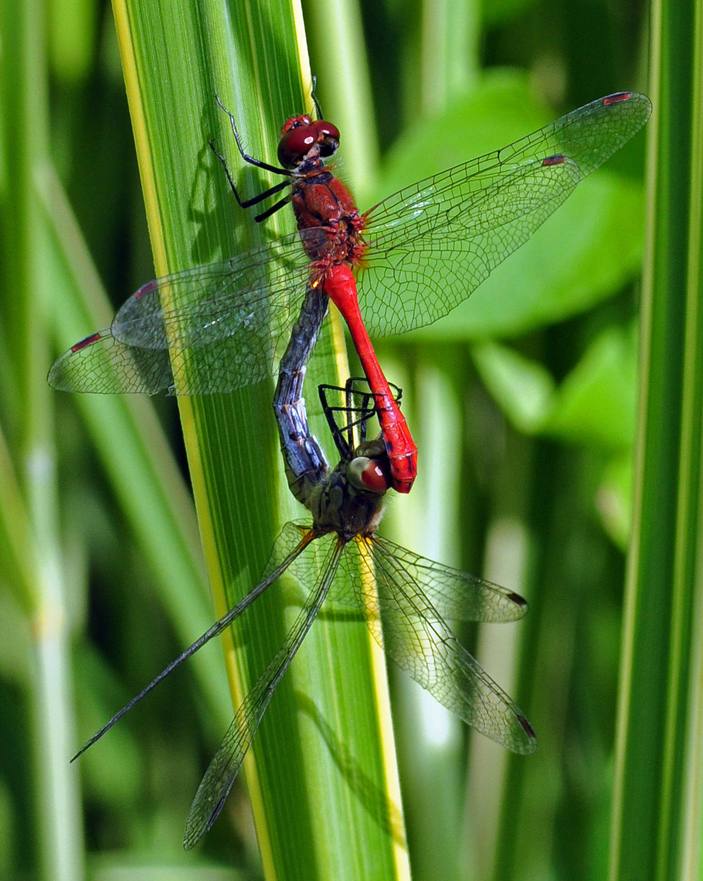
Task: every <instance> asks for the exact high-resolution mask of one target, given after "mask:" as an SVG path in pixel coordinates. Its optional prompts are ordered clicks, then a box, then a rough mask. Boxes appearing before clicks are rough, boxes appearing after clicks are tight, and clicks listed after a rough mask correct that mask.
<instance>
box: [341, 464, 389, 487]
mask: <svg viewBox="0 0 703 881" xmlns="http://www.w3.org/2000/svg"><path fill="white" fill-rule="evenodd" d="M347 475H348V476H349V482H350V483H351V485H352V486H354V487H356V489H363V490H366V491H367V492H372V493H378V495H383V493H384V492H386V490H387V489H388V488H389V487H390V480H389V477H388V474H387V472H386V471H385V470H384V469H383V467H382V466H381V464H380V462H379V461H378V460H377V459H369V458H368V456H357V457H356V458H355V459H352V460H351V462H350V463H349V467H348V468H347Z"/></svg>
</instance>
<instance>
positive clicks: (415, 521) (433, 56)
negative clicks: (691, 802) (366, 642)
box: [0, 0, 647, 881]
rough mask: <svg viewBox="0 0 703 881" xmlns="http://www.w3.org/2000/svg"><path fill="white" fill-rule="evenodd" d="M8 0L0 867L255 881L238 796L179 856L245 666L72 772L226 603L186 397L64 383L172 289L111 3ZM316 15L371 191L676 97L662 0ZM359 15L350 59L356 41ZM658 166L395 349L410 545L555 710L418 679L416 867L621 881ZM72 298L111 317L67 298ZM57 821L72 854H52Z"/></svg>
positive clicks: (636, 163) (391, 529) (412, 841)
mask: <svg viewBox="0 0 703 881" xmlns="http://www.w3.org/2000/svg"><path fill="white" fill-rule="evenodd" d="M1 6H2V33H1V34H0V36H1V37H2V63H3V75H2V80H1V82H0V88H1V89H2V94H1V95H0V99H1V100H2V105H3V114H2V122H1V123H0V151H1V153H2V157H3V161H2V164H1V165H0V186H1V187H2V213H1V223H2V249H3V250H2V254H3V257H2V259H1V260H0V278H2V286H1V287H0V316H1V318H2V320H1V321H0V401H1V402H2V403H1V404H0V430H1V432H2V435H1V437H0V485H1V486H2V487H3V489H2V495H1V498H0V504H1V506H2V532H1V534H0V550H1V551H2V553H0V579H2V584H1V587H2V589H1V590H0V606H1V607H0V621H2V639H1V640H0V717H1V718H2V724H0V768H1V769H2V770H1V773H0V877H2V878H8V879H9V878H27V879H30V878H38V877H46V878H53V877H57V878H58V877H67V878H79V877H82V876H83V873H85V876H86V877H90V878H96V879H104V881H108V879H121V878H136V879H145V881H146V879H174V881H176V879H179V878H186V877H188V878H190V879H208V881H210V879H213V881H214V879H219V878H233V877H241V878H258V877H260V872H261V869H260V866H259V863H258V856H257V846H256V839H255V836H254V833H253V828H252V824H251V818H250V814H249V811H248V807H247V798H246V793H245V790H244V787H243V784H242V783H241V782H238V783H237V785H236V786H235V790H234V792H233V795H232V796H231V797H230V800H229V801H228V803H227V806H226V809H225V811H224V812H223V816H222V818H221V819H220V821H219V822H218V823H217V824H216V826H215V828H214V829H213V830H212V832H211V833H210V834H209V836H208V837H207V839H206V840H205V843H204V845H203V846H202V847H201V848H200V849H198V850H197V851H196V852H195V853H192V854H188V855H185V854H184V853H183V852H182V851H181V848H180V841H181V837H182V827H183V822H184V819H185V815H186V812H187V808H188V805H189V804H190V800H191V798H192V795H193V793H194V791H195V789H196V787H197V784H198V781H199V779H200V776H201V773H202V770H203V768H204V766H205V763H206V761H207V760H208V758H209V757H210V756H211V754H212V752H213V750H214V747H215V746H216V744H217V739H218V737H219V736H220V735H221V733H222V731H223V730H224V726H225V725H226V724H227V722H228V721H229V718H230V716H231V707H230V705H229V704H228V700H229V698H228V695H227V689H226V682H225V677H224V671H223V669H222V665H221V656H220V654H219V650H218V649H214V648H211V649H209V650H206V652H207V655H206V656H205V657H203V658H201V659H198V660H197V661H194V662H193V663H192V664H189V665H187V669H184V670H182V671H180V672H179V673H178V674H176V675H175V676H174V677H172V678H171V679H169V680H167V682H166V683H164V685H162V686H161V687H160V688H159V689H158V690H157V691H156V692H155V693H154V694H153V695H152V696H151V697H150V698H149V699H148V701H146V702H145V703H144V706H142V707H140V708H139V709H138V710H136V711H135V712H134V713H132V714H131V715H130V717H128V718H127V719H125V720H124V721H123V722H121V723H120V725H119V726H118V727H117V728H116V729H115V730H114V731H113V732H111V734H110V735H109V737H108V738H106V739H105V741H104V742H103V743H101V744H100V746H99V747H97V748H96V749H94V750H92V751H91V752H89V753H88V754H87V755H86V756H85V757H84V758H83V759H81V761H80V765H79V767H75V766H71V767H69V766H68V765H67V760H68V758H69V757H70V755H72V754H73V752H74V751H75V748H76V747H77V746H78V745H79V744H80V743H81V742H82V741H83V740H84V739H85V738H86V737H87V736H89V734H90V733H91V732H92V731H93V730H95V729H96V728H98V727H99V726H100V725H101V724H102V723H103V722H104V721H105V720H106V719H107V718H109V716H110V715H111V714H112V713H113V712H114V711H115V710H116V709H117V708H118V707H119V706H121V705H122V704H123V703H124V702H126V700H127V699H129V698H130V697H131V696H132V695H133V694H134V693H136V692H137V691H139V690H140V689H141V688H142V687H143V685H144V684H145V683H146V682H147V681H148V680H149V679H150V678H151V677H152V676H153V675H155V674H156V673H157V672H158V671H159V670H160V669H161V668H162V667H163V666H164V665H165V664H166V663H167V662H168V661H169V660H171V658H172V657H174V656H175V655H176V654H177V653H178V652H179V651H180V650H181V648H182V647H183V646H184V645H186V644H187V643H188V642H189V641H191V640H192V639H194V638H195V637H196V636H197V635H199V633H200V632H201V630H204V629H205V628H206V626H207V625H208V623H209V622H210V620H211V618H212V612H211V610H210V601H209V597H208V593H207V588H206V586H205V581H204V575H203V566H202V563H201V561H200V556H199V555H200V551H199V541H198V537H197V529H196V524H195V518H194V515H193V513H192V510H191V505H190V501H189V498H188V493H187V489H186V481H187V472H186V470H185V459H184V454H183V450H182V441H181V440H180V437H181V434H180V426H179V422H178V418H177V411H176V408H175V405H174V402H173V401H172V400H167V399H160V400H154V401H150V402H145V401H137V402H133V401H130V402H125V401H98V400H95V399H92V398H89V399H85V400H73V399H72V398H71V397H70V396H67V395H60V394H57V393H54V392H52V391H50V390H49V389H47V388H46V387H45V386H44V382H45V374H46V371H47V370H48V367H49V366H50V363H51V361H52V360H53V358H54V357H56V356H57V355H58V354H59V352H60V351H62V350H63V349H65V348H66V347H67V346H68V345H70V344H71V343H72V342H75V341H76V339H78V338H79V337H80V336H82V335H85V334H87V333H89V332H91V331H92V330H94V329H95V328H96V327H98V326H103V325H104V324H106V323H108V321H109V310H107V309H106V307H105V306H104V304H103V302H102V300H101V297H102V293H101V290H100V284H101V283H102V285H104V287H105V289H106V290H107V291H108V294H109V297H110V300H111V302H112V306H113V308H114V307H116V306H118V305H119V304H120V302H122V301H123V300H124V299H126V297H127V296H128V295H129V294H130V293H131V292H132V291H133V290H135V289H136V288H137V287H138V286H139V285H140V284H142V283H143V282H144V281H146V280H148V279H149V278H151V277H152V276H153V274H154V267H153V261H152V256H151V251H150V247H149V236H148V232H147V228H146V222H145V215H144V205H143V197H142V192H141V187H140V180H139V175H138V170H137V166H136V160H135V151H134V144H133V139H132V129H131V125H130V119H129V114H128V110H127V104H126V99H125V88H124V82H123V78H122V71H121V66H120V59H119V51H118V46H117V42H116V36H115V27H114V22H113V19H112V12H111V8H110V6H109V5H108V4H104V3H102V4H100V3H95V2H92V0H55V2H53V3H43V2H41V0H32V2H28V3H26V4H21V6H22V8H21V9H20V8H17V7H19V6H20V4H16V3H14V2H13V0H3V2H2V4H1ZM303 12H304V16H305V24H306V29H307V33H308V39H309V48H310V57H311V67H312V70H313V72H314V73H316V75H317V77H318V83H319V85H318V97H319V99H320V101H321V103H322V107H323V108H324V112H325V115H326V116H327V118H329V119H331V120H334V121H335V122H336V123H337V124H338V125H339V127H340V129H341V131H342V137H343V140H342V148H341V151H340V158H339V162H338V166H337V167H338V170H339V172H340V174H341V175H342V176H343V177H345V178H346V179H347V180H348V181H349V182H351V183H352V184H353V185H354V189H355V192H356V194H357V196H358V201H359V204H360V205H361V206H362V207H367V206H369V205H371V204H374V202H375V201H377V200H378V199H380V198H382V197H384V196H385V195H387V194H389V193H391V192H392V191H393V190H394V189H396V188H397V187H399V186H401V185H403V184H405V183H409V182H412V181H413V180H416V179H418V178H421V177H423V176H425V175H427V174H430V173H432V172H433V171H436V170H440V169H442V168H444V167H448V166H450V165H452V164H455V163H458V162H460V161H464V160H466V159H467V158H470V157H471V156H474V155H478V154H480V153H482V152H485V151H487V150H489V149H494V148H497V147H500V146H502V145H504V144H507V143H509V142H510V141H512V140H514V139H516V138H518V137H520V136H522V135H523V134H526V133H528V132H529V131H532V130H533V129H535V128H537V127H539V126H540V125H542V124H544V123H546V122H548V121H549V120H550V119H552V118H555V117H557V116H559V115H561V114H562V113H563V112H567V111H568V110H571V109H573V108H575V107H577V106H579V105H581V104H584V103H587V102H588V101H590V100H593V99H595V98H597V97H599V96H601V95H604V94H606V93H608V92H612V91H618V90H625V89H638V90H640V91H645V92H646V91H647V82H646V72H647V52H646V46H647V33H646V31H647V21H646V15H647V11H646V8H645V7H644V5H643V4H640V3H625V2H623V0H618V2H615V3H609V4H605V3H601V2H596V0H589V2H565V0H563V2H553V3H550V4H546V3H541V2H534V0H486V2H485V3H484V4H483V5H481V4H476V5H474V4H472V3H471V2H447V3H438V2H437V3H433V2H428V3H427V4H426V5H421V4H415V3H409V4H408V3H406V4H401V3H396V2H393V0H388V2H385V3H370V2H366V3H362V4H361V5H360V6H353V5H350V4H346V5H341V6H337V5H335V4H329V3H327V4H322V3H319V2H316V0H311V2H309V3H306V4H304V7H303ZM335 27H344V28H345V34H346V37H345V38H346V39H347V41H348V49H349V55H348V56H346V57H342V58H340V56H339V54H338V53H337V52H336V51H334V52H330V51H329V44H330V42H335V41H336V40H337V36H335V41H332V40H330V36H329V35H330V29H331V28H335ZM335 45H337V44H336V42H335ZM350 78H355V82H356V85H355V87H354V88H353V89H350V88H349V79H350ZM359 83H361V85H359ZM350 92H351V93H353V94H354V95H355V96H357V97H358V96H359V95H362V96H363V97H364V98H365V99H366V100H365V101H363V102H362V104H361V105H360V104H359V103H358V102H352V101H350V100H348V95H349V93H350ZM262 100H263V101H265V100H266V96H265V95H264V96H262ZM47 107H48V110H49V113H48V116H47V115H46V112H45V111H46V108H47ZM300 109H301V108H298V107H290V108H289V109H288V111H287V112H290V113H294V112H297V111H299V110H300ZM275 137H276V134H275V133H274V132H272V133H271V138H272V139H275ZM644 148H645V138H644V137H643V136H639V137H638V138H636V139H635V141H634V142H633V143H632V144H630V145H628V147H627V148H626V149H624V150H623V151H622V152H621V153H619V154H618V155H616V156H615V157H614V158H613V160H612V161H611V162H609V163H608V165H607V167H606V168H605V169H604V170H602V171H601V172H599V173H598V174H597V175H596V176H594V177H593V178H590V179H589V180H587V181H586V182H585V183H584V184H582V185H581V186H580V187H579V189H578V191H577V193H576V194H575V195H574V197H573V198H572V199H571V200H570V201H569V202H568V203H567V204H566V205H565V206H564V207H563V208H562V209H561V210H560V211H559V212H558V213H557V215H556V216H555V217H554V218H552V219H551V220H550V221H548V222H547V223H546V224H545V225H544V227H543V228H542V229H540V231H539V232H538V233H537V235H535V237H534V239H533V241H532V242H531V243H530V244H529V245H527V246H526V247H525V248H524V249H522V250H521V251H520V252H518V253H517V254H516V255H514V256H513V257H511V258H510V259H509V260H508V261H507V262H506V264H504V265H503V266H502V267H499V269H498V270H497V271H496V272H495V273H494V275H493V276H492V278H491V279H490V280H489V281H488V282H487V283H486V284H485V285H484V286H483V287H482V288H481V289H480V290H479V291H478V292H477V293H476V294H475V295H474V296H473V297H472V298H471V299H470V300H469V301H468V302H467V303H466V304H464V305H463V306H462V307H460V309H458V310H457V311H456V312H455V313H453V314H452V315H451V316H450V317H448V318H447V319H445V320H444V321H442V322H440V323H438V324H436V325H433V326H432V327H430V328H427V329H424V330H422V331H415V332H413V333H411V334H408V335H406V336H405V337H403V338H398V339H394V340H392V341H383V342H382V344H380V345H379V347H378V350H379V353H380V356H381V359H382V363H383V364H384V366H385V368H386V373H387V375H388V376H389V378H390V379H391V380H393V381H394V382H396V383H398V384H399V385H401V386H402V387H403V389H404V408H405V412H406V414H407V416H408V421H409V422H410V424H411V425H412V426H413V428H414V435H415V437H416V440H417V441H418V446H419V447H420V450H421V472H420V476H419V478H418V481H417V484H416V487H415V489H414V491H413V493H412V494H411V496H410V497H409V498H407V499H405V498H403V499H400V498H398V499H396V500H394V501H392V502H391V503H390V504H389V509H390V510H389V512H388V515H387V518H386V521H384V528H385V529H386V531H387V533H388V534H389V535H391V536H392V537H393V538H395V539H396V540H397V541H399V542H400V543H402V544H404V545H405V546H407V547H409V548H412V549H413V550H415V551H417V552H419V553H422V554H425V555H426V556H428V557H430V558H432V559H437V560H441V561H442V562H445V563H448V564H450V565H454V566H457V567H459V568H463V569H467V570H469V571H472V572H476V573H477V574H482V575H484V576H485V577H487V578H489V579H491V580H493V581H496V582H499V583H501V584H506V585H508V586H510V587H511V588H514V589H515V590H517V591H518V592H520V593H521V594H523V595H525V596H526V597H527V598H528V599H529V601H530V606H531V608H530V614H529V616H528V618H527V619H525V620H524V621H523V622H521V623H519V624H517V625H506V626H505V627H504V628H498V627H495V626H491V627H489V628H484V629H483V631H481V632H480V633H479V632H473V631H471V630H466V631H464V632H462V633H461V634H460V635H461V637H462V638H463V639H464V640H465V641H466V643H467V644H468V645H470V646H474V647H476V646H478V650H479V657H480V659H481V660H482V663H484V666H486V668H487V669H488V671H489V672H490V674H491V675H492V676H493V678H495V679H496V680H497V681H498V682H499V683H500V684H501V685H502V686H503V687H504V688H505V689H506V690H507V691H509V692H510V694H511V695H512V696H513V697H514V698H515V699H516V700H517V702H518V703H519V704H520V706H521V707H522V708H523V709H524V710H525V712H526V714H527V715H528V717H529V718H530V721H531V722H532V724H533V726H534V728H535V729H536V731H537V732H538V735H539V738H540V750H539V752H538V753H537V754H536V755H535V756H533V757H530V758H515V757H509V756H507V755H506V754H505V753H504V752H503V751H502V750H501V749H500V748H499V747H497V746H495V745H494V744H492V743H489V742H487V741H485V739H481V738H480V737H477V736H474V735H472V733H471V731H470V730H468V729H467V728H466V727H465V726H463V725H461V724H460V723H459V722H457V721H456V720H454V719H451V718H447V716H446V715H445V714H444V712H443V711H442V710H441V708H439V707H438V706H437V705H436V704H434V702H432V701H431V700H429V701H428V700H426V699H425V696H424V695H423V694H421V693H420V691H421V690H420V689H419V688H417V687H415V686H414V684H412V683H409V681H408V680H407V679H406V678H403V677H402V676H400V675H396V671H394V670H393V671H391V672H392V686H393V694H394V722H395V726H396V727H395V733H396V739H397V745H398V751H399V760H400V777H401V788H402V791H403V798H404V807H405V811H406V822H407V829H408V837H409V849H410V860H411V865H412V867H413V877H414V878H416V879H443V881H449V879H454V878H456V879H481V881H483V879H494V878H495V879H512V878H515V879H518V878H519V879H521V881H524V879H539V881H548V879H552V878H554V879H570V881H581V879H583V881H586V879H602V878H604V877H605V876H606V871H607V868H606V867H607V860H608V855H607V854H608V850H607V849H608V828H609V822H610V798H611V789H612V784H613V756H614V734H615V710H616V696H617V679H618V660H619V652H620V643H621V612H622V598H623V583H624V573H625V556H624V555H625V549H626V543H627V539H628V535H629V530H630V525H631V503H630V493H631V483H632V450H633V441H634V432H635V419H636V401H637V345H638V335H637V317H638V274H639V271H640V263H641V255H642V241H643V232H644V195H643V184H642V179H643V168H644ZM37 154H39V155H40V158H41V161H40V162H36V161H35V159H36V156H37ZM188 186H190V182H187V181H184V187H188ZM28 193H33V195H32V196H31V197H30V196H28V195H27V194H28ZM37 194H38V195H37ZM47 216H48V217H50V220H47ZM192 219H193V218H185V219H184V220H185V221H186V222H190V221H192ZM67 255H69V256H68V257H67ZM76 284H78V285H79V286H80V287H82V288H84V289H85V291H86V294H85V298H86V299H85V302H86V303H87V304H88V305H86V306H85V307H82V308H84V310H85V311H84V312H83V313H81V312H80V311H79V307H77V306H76V307H75V310H74V312H73V313H72V314H68V311H67V310H68V308H69V307H68V306H66V303H67V302H69V301H71V297H70V295H69V294H66V293H65V292H66V291H67V290H69V289H71V288H73V287H75V286H76ZM77 326H79V327H81V328H82V329H81V330H78V332H77V333H75V332H74V328H75V327H77ZM308 397H309V398H312V397H313V395H312V393H311V391H310V390H308ZM130 462H131V464H132V465H134V464H135V462H139V466H138V467H135V468H133V469H131V468H130V467H129V463H130ZM496 631H502V632H496ZM79 777H80V782H79V780H78V778H79ZM47 781H51V782H47ZM79 792H80V797H79ZM52 799H53V801H52ZM81 811H82V814H81V813H80V812H81ZM57 817H58V819H57ZM52 829H53V831H51V830H52ZM56 835H58V836H59V838H62V839H63V840H65V841H66V842H68V843H69V845H70V846H68V847H67V853H68V854H69V855H68V856H66V859H67V860H68V863H67V865H59V864H58V863H56V862H52V860H54V859H56V860H59V859H61V857H60V856H54V857H47V856H46V854H52V853H54V851H52V849H51V846H49V845H47V841H49V840H51V839H52V836H56ZM42 853H44V854H45V856H44V862H43V863H42V857H41V854H42ZM56 853H58V851H57V852H56ZM76 855H80V856H79V857H77V856H76ZM83 858H84V859H85V862H84V863H83V864H81V859H83Z"/></svg>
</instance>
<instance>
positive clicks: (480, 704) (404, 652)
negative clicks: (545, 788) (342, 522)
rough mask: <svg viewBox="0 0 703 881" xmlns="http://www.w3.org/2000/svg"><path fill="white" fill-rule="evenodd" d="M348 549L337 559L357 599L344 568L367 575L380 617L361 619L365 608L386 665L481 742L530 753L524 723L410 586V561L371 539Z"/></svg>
mask: <svg viewBox="0 0 703 881" xmlns="http://www.w3.org/2000/svg"><path fill="white" fill-rule="evenodd" d="M352 546H354V551H355V553H349V554H348V556H347V557H345V559H344V560H343V566H344V568H345V572H346V573H347V577H348V578H350V580H351V581H352V582H354V583H355V586H356V589H357V592H358V593H359V594H360V595H361V596H362V598H363V597H364V595H365V593H366V589H365V587H364V584H363V580H362V578H361V577H360V576H359V575H358V574H355V573H354V567H353V566H352V565H351V564H352V562H354V563H356V561H359V563H360V564H361V571H362V572H364V573H365V574H366V575H367V576H368V577H369V578H370V579H371V578H373V575H374V573H375V577H376V585H377V590H378V599H377V602H378V612H379V613H380V616H379V615H378V614H377V615H374V614H373V613H371V614H369V612H368V608H367V604H366V603H364V607H365V608H366V609H367V620H368V623H369V627H370V629H371V631H372V633H373V635H374V637H375V638H376V639H377V641H378V642H379V644H380V645H381V646H382V647H383V648H384V650H385V651H386V653H387V654H388V655H389V657H391V658H393V660H394V661H395V662H396V663H397V664H398V665H399V666H400V667H402V668H403V669H404V670H406V671H407V672H408V673H409V674H410V675H411V676H412V678H413V679H415V680H416V681H417V682H419V683H420V685H422V686H423V688H426V689H427V691H429V692H430V694H431V695H432V696H433V697H435V698H436V699H437V700H438V701H439V702H440V703H441V704H443V706H445V707H447V709H449V710H451V711H452V712H453V713H455V714H456V715H457V716H459V718H461V719H463V720H464V722H466V723H467V724H469V725H472V726H473V727H474V728H476V729H477V730H478V731H480V732H481V733H482V734H485V735H486V736H487V737H490V738H491V739H492V740H495V741H497V742H498V743H500V744H502V745H503V746H505V747H506V748H507V749H509V750H512V751H513V752H516V753H522V754H526V753H531V752H533V751H534V750H535V749H536V747H537V738H536V736H535V733H534V731H533V730H532V728H531V726H530V724H529V722H528V721H527V719H526V718H525V716H524V714H523V713H522V711H521V710H520V708H519V707H518V706H517V705H516V704H515V703H514V702H513V701H512V700H511V699H510V697H508V695H507V694H506V693H505V692H504V691H503V690H502V689H501V688H500V686H498V685H497V684H496V683H495V682H494V681H493V680H492V679H491V678H490V676H488V674H487V673H485V672H484V670H483V669H482V668H481V666H480V665H479V664H478V662H477V661H476V660H475V659H474V658H473V657H472V656H471V655H470V654H469V653H468V652H467V651H466V649H465V648H464V647H463V646H462V645H461V643H459V641H458V640H457V639H456V638H455V637H454V636H453V634H452V633H451V631H450V630H449V628H448V626H447V625H446V623H445V622H444V620H443V619H442V616H441V615H440V614H439V612H438V611H437V609H436V608H435V607H434V606H433V605H432V603H431V602H430V600H429V598H428V596H427V595H426V594H425V593H424V591H423V585H422V583H421V582H419V581H417V580H416V578H415V574H416V573H417V572H418V571H419V570H418V569H417V561H414V562H413V561H412V557H414V555H410V557H409V559H410V560H411V563H410V565H409V566H406V565H405V563H404V561H403V559H402V557H400V556H396V555H395V554H394V551H395V546H391V545H386V544H385V543H384V542H381V541H376V540H375V539H373V538H371V539H361V538H359V539H357V541H356V542H352V543H350V549H351V547H352ZM405 553H406V554H408V553H409V552H405ZM424 562H425V561H422V563H423V564H424ZM357 565H358V564H357ZM375 601H376V598H375V597H374V596H371V597H369V602H370V604H371V608H372V609H373V604H374V602H375ZM381 621H382V622H383V624H382V625H381Z"/></svg>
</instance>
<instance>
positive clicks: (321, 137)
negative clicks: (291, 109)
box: [278, 116, 339, 168]
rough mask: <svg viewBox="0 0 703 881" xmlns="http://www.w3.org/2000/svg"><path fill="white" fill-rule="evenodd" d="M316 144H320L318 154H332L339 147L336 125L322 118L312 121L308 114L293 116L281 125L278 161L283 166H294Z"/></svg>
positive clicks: (298, 163) (326, 156)
mask: <svg viewBox="0 0 703 881" xmlns="http://www.w3.org/2000/svg"><path fill="white" fill-rule="evenodd" d="M316 144H319V145H320V156H322V157H323V158H324V159H326V158H328V157H329V156H332V155H333V154H334V153H335V152H336V151H337V147H339V130H338V129H337V127H336V126H334V125H332V123H330V122H326V121H325V120H324V119H318V120H316V121H314V122H313V120H312V119H310V117H309V116H295V117H293V118H292V119H289V120H288V121H287V122H286V124H285V125H284V126H283V129H282V136H281V140H280V141H279V142H278V161H279V162H280V163H281V165H282V166H283V168H295V167H296V166H297V165H300V163H301V162H302V161H303V159H305V157H306V156H307V154H308V153H309V152H310V150H311V149H312V148H313V147H314V146H315V145H316Z"/></svg>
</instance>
